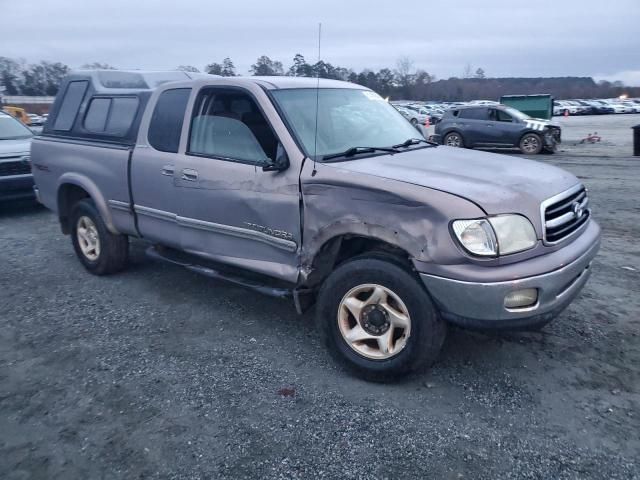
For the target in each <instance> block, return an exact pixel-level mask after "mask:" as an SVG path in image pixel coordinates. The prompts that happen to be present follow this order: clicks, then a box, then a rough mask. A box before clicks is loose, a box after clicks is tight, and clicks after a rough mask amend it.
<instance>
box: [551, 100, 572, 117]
mask: <svg viewBox="0 0 640 480" xmlns="http://www.w3.org/2000/svg"><path fill="white" fill-rule="evenodd" d="M553 114H554V115H578V107H577V106H576V105H573V104H570V103H569V102H567V101H566V100H556V101H555V103H554V106H553Z"/></svg>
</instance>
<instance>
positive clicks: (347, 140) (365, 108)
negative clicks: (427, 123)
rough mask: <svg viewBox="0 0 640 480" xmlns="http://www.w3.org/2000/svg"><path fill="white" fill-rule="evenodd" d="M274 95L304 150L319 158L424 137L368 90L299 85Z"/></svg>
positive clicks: (276, 92)
mask: <svg viewBox="0 0 640 480" xmlns="http://www.w3.org/2000/svg"><path fill="white" fill-rule="evenodd" d="M316 95H317V105H318V107H319V108H318V116H317V120H318V136H317V143H316V137H315V126H316ZM273 96H274V97H275V100H276V102H277V104H278V105H279V106H280V108H281V110H282V111H283V113H284V116H285V117H286V120H287V121H288V123H289V125H290V126H291V128H292V129H293V133H294V135H295V136H296V137H297V139H298V141H299V142H300V143H301V144H302V145H303V147H304V149H305V151H306V152H305V153H306V154H307V155H308V156H309V157H311V158H315V159H317V160H320V159H322V157H325V156H330V155H334V154H337V153H340V152H344V151H346V150H348V149H350V148H352V147H373V148H380V147H390V146H392V145H396V144H400V143H403V142H405V141H406V140H408V139H410V138H422V135H421V134H420V133H419V132H418V131H417V130H416V129H415V128H414V127H413V126H412V125H411V124H410V123H409V122H408V121H407V120H406V119H405V118H404V117H403V116H402V115H401V114H400V113H399V112H398V111H397V110H396V109H395V108H393V107H392V106H391V105H389V104H388V103H387V102H386V101H385V100H384V99H383V98H382V97H380V96H379V95H378V94H377V93H374V92H372V91H369V90H359V89H351V88H321V89H315V88H297V89H284V90H275V91H273Z"/></svg>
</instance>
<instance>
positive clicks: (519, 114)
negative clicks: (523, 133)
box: [503, 107, 531, 120]
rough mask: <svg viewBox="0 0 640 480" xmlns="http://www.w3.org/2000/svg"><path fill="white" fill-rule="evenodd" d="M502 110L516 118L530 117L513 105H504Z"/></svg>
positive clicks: (524, 118)
mask: <svg viewBox="0 0 640 480" xmlns="http://www.w3.org/2000/svg"><path fill="white" fill-rule="evenodd" d="M503 110H504V111H505V112H507V113H508V114H509V115H511V116H512V117H515V118H517V119H518V120H526V119H527V118H531V117H530V116H529V115H527V114H526V113H522V112H521V111H520V110H517V109H515V108H513V107H504V108H503Z"/></svg>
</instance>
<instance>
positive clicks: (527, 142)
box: [519, 133, 542, 155]
mask: <svg viewBox="0 0 640 480" xmlns="http://www.w3.org/2000/svg"><path fill="white" fill-rule="evenodd" d="M519 147H520V151H521V152H522V153H524V154H525V155H537V154H539V153H540V152H541V151H542V138H540V135H538V134H536V133H526V134H524V135H523V136H522V138H521V139H520V144H519Z"/></svg>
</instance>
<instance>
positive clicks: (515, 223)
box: [453, 215, 537, 256]
mask: <svg viewBox="0 0 640 480" xmlns="http://www.w3.org/2000/svg"><path fill="white" fill-rule="evenodd" d="M453 231H454V233H455V235H456V237H457V238H458V241H459V242H460V243H461V244H462V246H463V247H464V248H465V249H466V250H468V251H469V252H470V253H472V254H474V255H481V256H496V255H498V254H500V255H508V254H510V253H516V252H521V251H523V250H527V249H529V248H532V247H533V246H534V245H535V244H536V242H537V238H536V232H535V230H534V229H533V225H531V222H530V221H529V220H527V219H526V218H525V217H523V216H521V215H500V216H497V217H489V218H488V219H484V218H481V219H476V220H456V221H455V222H453Z"/></svg>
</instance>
